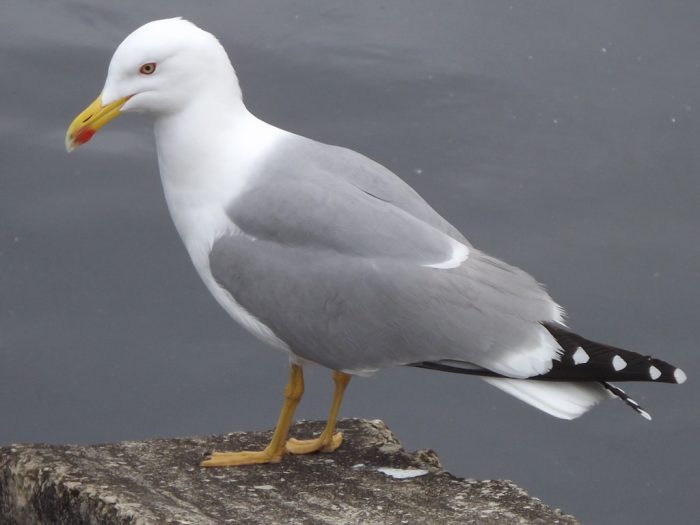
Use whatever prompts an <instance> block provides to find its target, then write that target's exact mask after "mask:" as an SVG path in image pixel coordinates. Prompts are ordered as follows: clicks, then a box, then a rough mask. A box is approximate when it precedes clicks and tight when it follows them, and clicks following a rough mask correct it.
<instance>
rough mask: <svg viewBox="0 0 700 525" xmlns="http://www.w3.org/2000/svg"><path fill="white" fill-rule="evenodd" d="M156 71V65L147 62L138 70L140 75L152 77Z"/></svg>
mask: <svg viewBox="0 0 700 525" xmlns="http://www.w3.org/2000/svg"><path fill="white" fill-rule="evenodd" d="M155 71H156V63H155V62H148V63H147V64H144V65H142V66H141V67H140V68H139V73H141V74H142V75H152V74H153V73H155Z"/></svg>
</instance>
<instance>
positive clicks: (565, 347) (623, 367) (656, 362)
mask: <svg viewBox="0 0 700 525" xmlns="http://www.w3.org/2000/svg"><path fill="white" fill-rule="evenodd" d="M542 325H543V326H544V327H545V328H546V329H547V331H549V333H550V334H551V335H552V337H554V339H556V341H557V343H559V346H561V348H562V354H561V356H560V359H559V360H557V361H554V363H553V366H552V369H551V370H550V371H549V372H548V373H547V374H544V376H543V378H547V379H558V380H568V381H586V380H589V381H651V382H654V383H675V384H681V383H684V382H685V381H686V379H687V376H686V375H685V372H683V370H681V369H680V368H677V367H675V366H673V365H671V364H669V363H667V362H665V361H662V360H661V359H656V358H654V357H651V356H645V355H641V354H638V353H636V352H630V351H629V350H625V349H623V348H617V347H615V346H610V345H605V344H602V343H597V342H595V341H590V340H588V339H585V338H584V337H581V336H580V335H578V334H575V333H573V332H571V331H569V330H568V329H566V328H565V327H564V326H562V325H560V324H557V323H552V322H544V323H542Z"/></svg>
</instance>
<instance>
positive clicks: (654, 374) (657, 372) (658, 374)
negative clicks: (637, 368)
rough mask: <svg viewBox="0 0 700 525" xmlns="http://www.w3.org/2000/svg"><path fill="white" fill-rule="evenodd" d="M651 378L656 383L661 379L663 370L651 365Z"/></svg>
mask: <svg viewBox="0 0 700 525" xmlns="http://www.w3.org/2000/svg"><path fill="white" fill-rule="evenodd" d="M649 377H651V378H652V379H653V380H654V381H656V380H657V379H658V378H660V377H661V370H659V369H658V368H656V367H655V366H654V365H651V366H650V367H649Z"/></svg>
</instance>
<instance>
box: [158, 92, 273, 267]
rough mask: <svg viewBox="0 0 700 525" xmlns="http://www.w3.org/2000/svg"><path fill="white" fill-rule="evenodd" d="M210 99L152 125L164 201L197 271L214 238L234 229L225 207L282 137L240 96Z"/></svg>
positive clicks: (193, 101)
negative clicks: (247, 105) (248, 106)
mask: <svg viewBox="0 0 700 525" xmlns="http://www.w3.org/2000/svg"><path fill="white" fill-rule="evenodd" d="M213 95H215V94H214V93H207V94H200V95H197V96H193V98H192V99H191V101H190V103H189V104H187V105H186V106H185V107H184V108H183V109H182V110H180V111H178V112H177V113H174V114H170V115H163V116H159V117H158V118H156V120H155V124H154V131H155V136H156V146H157V150H158V165H159V169H160V175H161V180H162V183H163V191H164V193H165V198H166V201H167V203H168V208H169V209H170V214H171V216H172V219H173V222H174V223H175V227H176V228H177V230H178V232H179V233H180V236H181V237H182V240H183V242H184V243H185V246H186V247H187V250H188V251H189V253H190V256H191V257H192V259H193V261H194V262H195V265H196V266H197V265H198V264H200V263H201V264H203V263H204V261H203V258H204V257H207V256H208V251H209V248H210V247H211V243H212V242H213V241H214V240H215V239H216V237H218V236H219V235H221V234H223V233H225V232H226V231H227V230H231V229H235V225H232V224H231V222H230V220H228V217H227V216H226V212H225V208H226V206H227V205H228V204H229V203H230V202H231V201H232V200H233V199H234V198H235V197H236V196H237V195H238V194H239V193H240V192H241V191H243V189H244V188H245V186H246V184H247V183H248V182H249V181H250V179H251V177H252V176H254V174H255V172H256V168H257V167H258V165H259V163H260V162H261V161H262V160H263V159H264V157H265V153H266V152H267V151H268V150H269V149H270V148H271V147H272V146H273V144H274V143H275V142H276V141H277V140H279V139H280V138H281V137H282V136H283V135H284V133H285V132H284V131H282V130H280V129H278V128H275V127H274V126H271V125H270V124H267V123H265V122H263V121H261V120H259V119H258V118H256V117H255V116H254V115H253V114H251V113H250V112H249V111H248V110H247V109H246V107H245V105H244V104H243V101H242V100H241V98H240V91H238V92H237V93H236V92H234V93H231V94H230V95H229V96H221V94H220V93H219V94H216V95H218V96H213Z"/></svg>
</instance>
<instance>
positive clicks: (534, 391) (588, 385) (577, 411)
mask: <svg viewBox="0 0 700 525" xmlns="http://www.w3.org/2000/svg"><path fill="white" fill-rule="evenodd" d="M483 379H484V381H486V382H487V383H489V384H490V385H493V386H495V387H496V388H500V389H501V390H503V391H504V392H506V393H508V394H510V395H512V396H515V397H517V398H518V399H520V400H521V401H525V402H526V403H528V404H530V405H532V406H533V407H535V408H539V409H540V410H542V411H543V412H547V413H548V414H551V415H552V416H554V417H558V418H561V419H575V418H577V417H579V416H580V415H581V414H583V413H584V412H586V411H588V410H589V409H590V408H592V407H593V406H594V405H596V404H598V403H599V402H600V401H603V400H604V399H608V398H610V397H614V396H612V394H610V392H608V391H607V390H606V389H605V388H604V387H603V385H601V384H600V383H597V382H592V381H590V382H589V381H586V382H582V383H578V382H576V383H573V382H566V381H533V380H527V379H511V378H502V377H485V378H483Z"/></svg>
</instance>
